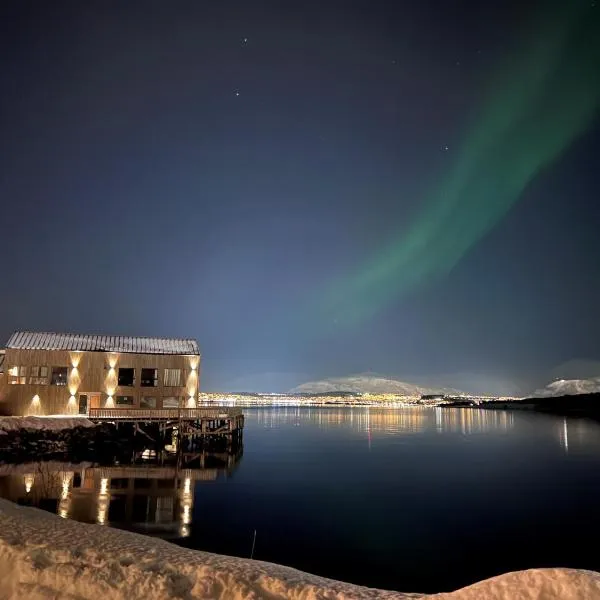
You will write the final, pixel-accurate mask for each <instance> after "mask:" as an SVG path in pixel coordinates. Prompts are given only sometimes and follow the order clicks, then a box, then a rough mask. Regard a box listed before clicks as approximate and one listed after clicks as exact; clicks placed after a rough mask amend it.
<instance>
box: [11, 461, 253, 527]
mask: <svg viewBox="0 0 600 600" xmlns="http://www.w3.org/2000/svg"><path fill="white" fill-rule="evenodd" d="M240 457H241V450H240V452H238V453H237V454H235V455H228V454H226V453H222V454H216V453H210V454H208V453H206V455H202V454H200V455H199V454H197V455H196V456H195V457H194V459H195V462H194V465H195V466H196V465H197V466H198V468H178V467H176V466H152V465H139V464H138V465H136V464H131V465H122V466H115V467H93V466H90V465H89V463H88V464H82V465H73V464H69V463H60V462H46V463H29V464H26V465H0V496H2V497H3V498H7V499H8V500H12V501H13V502H17V503H18V504H27V505H33V506H38V507H40V508H43V509H45V510H49V511H51V512H55V513H56V514H58V515H59V516H61V517H63V518H72V519H75V520H77V521H82V522H84V523H98V524H101V525H104V524H108V523H111V524H115V525H117V526H119V527H124V528H127V529H134V530H141V531H143V532H144V533H147V534H151V535H157V536H161V537H185V536H187V535H189V533H190V528H189V526H190V524H191V521H192V512H193V505H194V494H195V493H196V492H197V490H196V484H197V483H199V482H201V481H214V480H216V479H218V478H219V477H222V476H225V477H227V476H228V475H229V474H230V473H231V472H232V470H233V469H234V468H235V467H236V465H237V462H238V461H239V459H240ZM200 464H203V465H206V466H203V467H202V466H200Z"/></svg>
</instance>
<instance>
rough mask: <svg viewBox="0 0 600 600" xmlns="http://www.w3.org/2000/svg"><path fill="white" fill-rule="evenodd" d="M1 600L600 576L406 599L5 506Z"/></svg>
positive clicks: (573, 593)
mask: <svg viewBox="0 0 600 600" xmlns="http://www.w3.org/2000/svg"><path fill="white" fill-rule="evenodd" d="M0 596H1V598H3V599H7V600H11V599H17V598H28V599H32V600H36V599H46V598H68V599H70V600H74V599H75V598H77V599H78V600H84V599H88V598H89V599H96V598H106V599H113V600H121V599H122V600H135V599H136V598H140V599H142V598H143V599H144V600H159V599H160V600H170V599H174V598H186V599H209V598H210V599H215V600H225V599H230V600H242V599H248V600H250V599H252V600H258V599H261V598H265V599H266V598H268V599H269V600H277V599H294V600H342V599H345V598H347V599H357V600H362V599H374V598H381V599H383V600H387V599H389V600H391V599H393V600H406V599H408V598H436V599H438V600H472V599H473V600H475V599H477V600H500V599H502V600H504V599H507V600H526V599H527V600H559V599H560V600H576V599H581V598H586V599H594V598H600V575H599V574H597V573H593V572H590V571H576V570H569V569H541V570H532V571H523V572H520V573H509V574H507V575H502V576H500V577H496V578H494V579H490V580H488V581H484V582H481V583H478V584H476V585H474V586H471V587H469V588H465V589H463V590H459V591H457V592H453V593H449V594H438V595H433V596H424V595H419V594H402V593H399V592H386V591H382V590H374V589H369V588H364V587H359V586H355V585H351V584H347V583H341V582H339V581H333V580H331V579H325V578H323V577H317V576H314V575H308V574H306V573H302V572H301V571H297V570H295V569H291V568H288V567H282V566H279V565H274V564H270V563H265V562H259V561H251V560H247V559H239V558H232V557H227V556H220V555H217V554H209V553H206V552H198V551H195V550H189V549H187V548H180V547H178V546H175V545H173V544H170V543H168V542H165V541H163V540H157V539H155V538H149V537H146V536H142V535H138V534H135V533H130V532H127V531H119V530H117V529H109V528H105V527H103V526H100V525H85V524H83V523H78V522H76V521H69V520H63V519H60V518H59V517H57V516H56V515H53V514H50V513H46V512H43V511H40V510H37V509H34V508H26V507H21V506H17V505H15V504H12V503H11V502H8V501H6V500H0Z"/></svg>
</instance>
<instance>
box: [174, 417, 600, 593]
mask: <svg viewBox="0 0 600 600" xmlns="http://www.w3.org/2000/svg"><path fill="white" fill-rule="evenodd" d="M599 469H600V425H598V424H596V423H595V422H592V421H587V420H583V419H564V418H562V417H554V416H546V415H540V414H534V413H527V412H516V411H515V412H505V411H483V410H473V409H442V408H420V407H416V408H402V409H391V410H390V409H373V408H265V409H263V408H260V409H251V410H248V411H246V430H245V438H244V456H243V459H242V461H241V463H240V465H239V467H238V468H237V470H236V471H235V472H234V474H233V476H232V477H231V478H229V479H227V480H221V481H217V482H216V483H214V484H210V485H206V486H203V487H202V488H201V489H198V488H196V489H197V493H196V500H195V506H194V523H193V527H192V535H191V537H190V538H189V540H188V541H187V542H186V543H185V544H186V545H190V546H194V547H197V548H200V549H203V550H209V551H212V552H219V553H233V554H236V555H239V556H249V554H250V552H251V547H252V538H253V531H254V530H256V531H257V535H256V546H255V551H254V557H255V558H257V559H260V560H266V561H272V562H278V563H283V564H286V565H291V566H294V567H297V568H299V569H301V570H305V571H309V572H312V573H316V574H321V575H324V576H327V577H332V578H335V579H341V580H345V581H351V582H355V583H359V584H364V585H368V586H373V587H381V588H386V589H397V590H402V591H422V592H426V591H430V592H434V591H444V590H450V589H456V588H458V587H461V586H464V585H467V584H469V583H472V582H475V581H478V580H480V579H483V578H486V577H490V576H493V575H496V574H499V573H503V572H506V571H511V570H518V569H526V568H532V567H551V566H563V567H578V568H589V569H594V570H600V558H598V554H597V552H596V551H595V550H594V548H595V547H596V544H597V540H598V539H599V537H600V480H599V478H598V472H600V471H599Z"/></svg>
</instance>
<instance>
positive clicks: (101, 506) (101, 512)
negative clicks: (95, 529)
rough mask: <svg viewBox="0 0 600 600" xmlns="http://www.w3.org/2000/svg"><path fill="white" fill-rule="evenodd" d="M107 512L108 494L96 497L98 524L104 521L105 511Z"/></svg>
mask: <svg viewBox="0 0 600 600" xmlns="http://www.w3.org/2000/svg"><path fill="white" fill-rule="evenodd" d="M107 512H108V496H106V497H103V498H98V515H97V516H96V521H97V523H98V524H99V525H104V524H105V523H106V513H107Z"/></svg>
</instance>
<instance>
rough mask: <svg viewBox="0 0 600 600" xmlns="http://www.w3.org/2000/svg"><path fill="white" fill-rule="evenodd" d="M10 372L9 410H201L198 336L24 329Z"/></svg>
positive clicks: (9, 348)
mask: <svg viewBox="0 0 600 600" xmlns="http://www.w3.org/2000/svg"><path fill="white" fill-rule="evenodd" d="M2 369H3V374H2V375H1V376H0V387H1V389H0V408H1V410H2V412H3V413H4V414H12V415H57V414H58V415H63V414H66V415H76V414H81V415H85V414H88V412H89V410H90V408H114V409H123V410H128V409H134V408H135V409H139V408H144V409H162V408H178V407H188V408H193V407H195V406H196V405H197V400H198V391H199V385H200V350H199V347H198V343H197V342H196V340H192V339H167V338H145V337H122V336H100V335H80V334H55V333H36V332H29V331H19V332H16V333H14V334H13V335H12V336H11V337H10V339H9V340H8V342H7V344H6V348H5V350H4V360H3V365H2Z"/></svg>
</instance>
